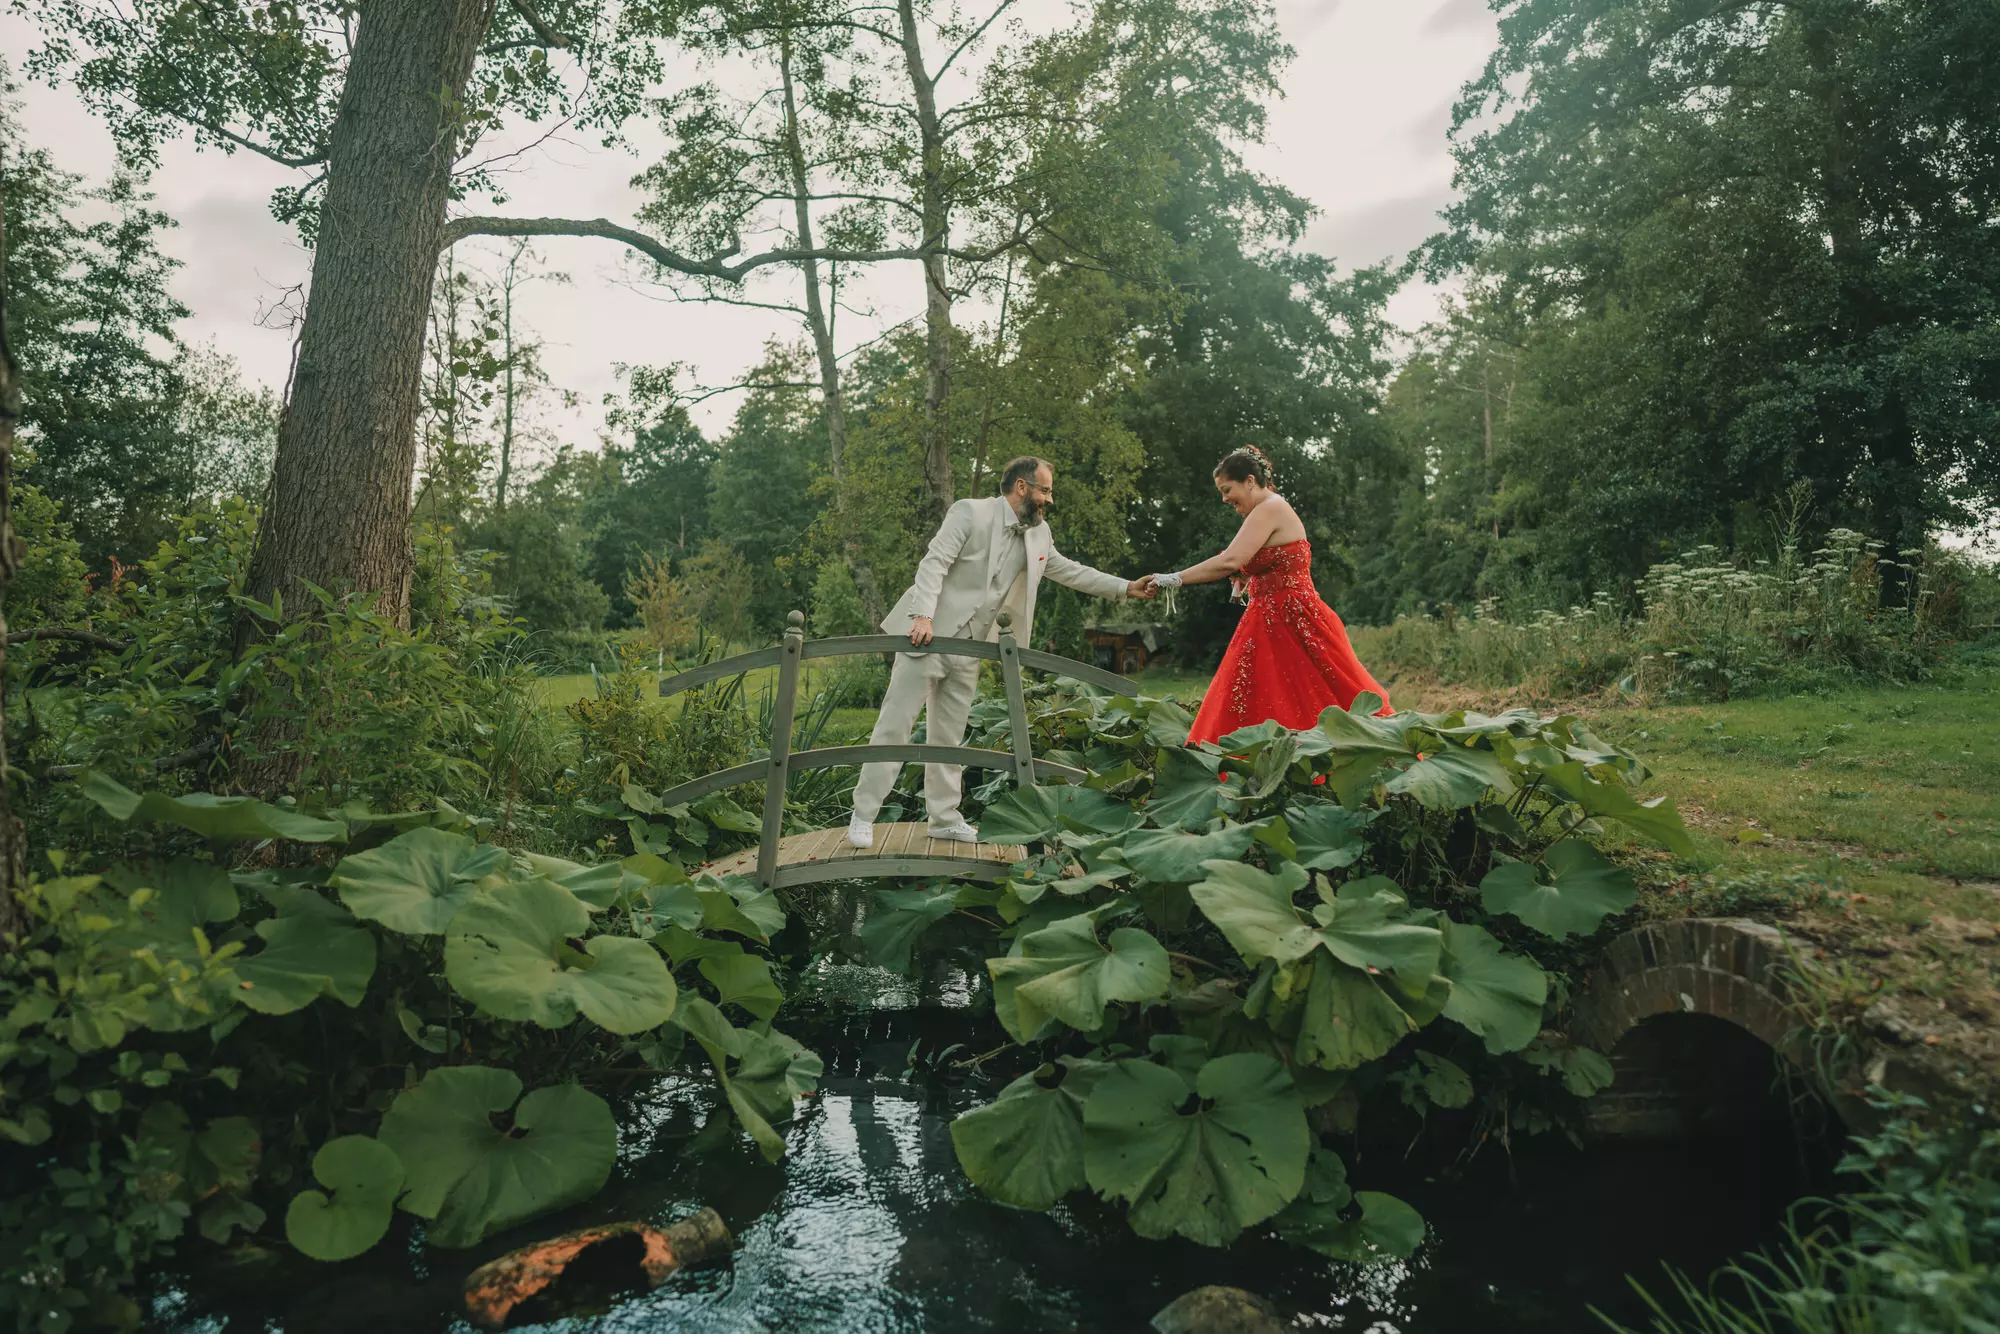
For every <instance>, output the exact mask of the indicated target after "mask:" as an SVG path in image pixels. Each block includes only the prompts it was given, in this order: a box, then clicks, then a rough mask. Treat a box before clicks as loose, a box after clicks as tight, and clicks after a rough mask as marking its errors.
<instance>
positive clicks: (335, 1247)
mask: <svg viewBox="0 0 2000 1334" xmlns="http://www.w3.org/2000/svg"><path fill="white" fill-rule="evenodd" d="M312 1172H313V1177H314V1179H315V1180H317V1181H318V1182H319V1184H320V1185H322V1186H324V1187H326V1189H327V1191H328V1192H330V1194H322V1193H321V1192H319V1191H316V1190H307V1191H301V1192H299V1194H298V1195H296V1196H294V1197H293V1199H292V1204H291V1207H290V1208H289V1209H287V1210H285V1239H286V1240H287V1241H289V1242H291V1243H292V1245H294V1246H296V1247H298V1248H299V1250H301V1251H303V1252H304V1253H305V1254H307V1255H310V1256H311V1257H312V1258H313V1259H315V1260H350V1259H352V1258H354V1257H355V1256H357V1255H359V1254H361V1253H362V1252H363V1251H365V1250H367V1249H368V1248H369V1247H371V1246H373V1245H374V1244H375V1243H376V1242H378V1241H380V1240H382V1236H383V1234H384V1233H386V1232H387V1231H388V1230H389V1219H390V1217H391V1216H392V1215H393V1214H394V1213H395V1210H396V1196H397V1195H398V1194H400V1193H401V1192H402V1189H403V1160H402V1159H400V1158H398V1157H397V1156H396V1152H395V1150H393V1149H391V1148H390V1147H389V1146H388V1145H386V1144H384V1143H382V1142H381V1141H380V1140H375V1139H370V1138H368V1136H366V1135H343V1136H341V1137H340V1138H339V1139H335V1140H328V1141H327V1142H326V1143H325V1144H322V1145H321V1146H320V1150H319V1152H318V1153H316V1154H314V1155H313V1162H312Z"/></svg>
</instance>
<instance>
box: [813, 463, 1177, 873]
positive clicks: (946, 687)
mask: <svg viewBox="0 0 2000 1334" xmlns="http://www.w3.org/2000/svg"><path fill="white" fill-rule="evenodd" d="M1054 485H1055V477H1054V474H1053V472H1052V471H1051V469H1050V467H1049V464H1048V461H1047V460H1045V459H1037V458H1019V459H1015V460H1014V461H1013V462H1012V463H1009V464H1008V465H1007V467H1006V468H1005V469H1004V470H1003V471H1002V472H1001V474H1000V494H999V495H997V496H993V497H991V498H989V499H986V500H961V501H959V502H958V503H957V504H955V505H953V506H952V507H951V509H950V511H949V512H947V513H946V514H945V517H944V525H943V526H942V527H940V528H939V529H938V531H937V536H936V537H933V538H932V539H931V545H930V550H929V551H928V552H926V553H925V554H924V559H923V563H922V564H921V565H919V566H918V567H917V581H916V583H914V584H912V585H911V586H910V591H909V592H907V593H905V594H903V596H902V599H901V600H900V601H898V602H897V603H896V605H895V607H894V608H892V609H891V610H890V612H889V615H888V617H887V619H885V620H884V621H883V622H882V630H883V632H884V633H886V634H892V635H904V634H907V635H908V636H909V639H910V643H911V644H913V645H916V646H917V647H919V648H921V647H922V646H923V645H925V644H928V643H930V642H931V640H932V639H933V638H946V639H982V640H987V641H989V642H990V641H993V640H996V639H998V638H999V637H1000V632H999V620H1000V613H1001V612H1003V611H1008V612H1012V613H1013V615H1014V626H1015V632H1016V633H1017V634H1018V635H1019V636H1020V637H1021V638H1022V639H1024V640H1025V639H1027V638H1028V635H1029V631H1030V629H1031V627H1032V626H1033V624H1034V619H1035V590H1036V588H1037V586H1038V585H1040V583H1041V581H1042V577H1043V576H1044V575H1046V576H1048V577H1049V578H1051V579H1053V580H1055V581H1056V582H1057V583H1059V584H1066V585H1068V586H1069V587H1071V588H1074V589H1078V590H1080V591H1082V592H1085V593H1095V594H1096V595H1097V596H1098V597H1104V598H1119V597H1142V598H1149V597H1151V596H1153V588H1152V584H1151V582H1150V581H1149V580H1145V579H1134V580H1129V581H1128V580H1125V579H1120V578H1119V577H1118V576H1117V575H1115V574H1106V573H1104V572H1103V571H1102V570H1093V569H1091V568H1090V567H1089V566H1088V565H1081V564H1078V563H1077V562H1076V561H1073V560H1071V559H1070V558H1069V557H1067V556H1065V555H1063V554H1062V553H1061V552H1060V551H1057V550H1056V549H1055V544H1054V540H1053V539H1052V538H1051V537H1050V536H1049V528H1048V525H1047V524H1046V523H1044V522H1043V521H1042V514H1043V511H1045V510H1047V509H1048V508H1049V506H1050V505H1051V504H1052V503H1053V502H1054V499H1055V492H1054V490H1053V487H1054ZM978 684H979V660H978V659H976V658H956V657H947V656H945V655H943V654H937V653H903V654H898V655H897V657H896V666H895V669H894V670H893V671H892V672H891V673H890V674H889V693H888V695H887V696H886V697H885V698H884V699H883V701H882V712H881V715H880V716H879V717H878V718H877V719H876V720H875V733H874V736H873V737H872V738H871V740H873V741H874V743H875V744H877V745H890V746H899V745H903V744H905V743H907V742H908V741H909V739H910V728H911V727H912V726H913V725H914V724H915V723H916V721H917V713H918V711H919V710H921V711H923V713H924V714H925V717H926V719H927V720H928V721H927V723H926V730H927V736H928V740H929V741H930V743H932V744H934V745H940V746H956V745H959V744H961V743H962V742H963V741H964V740H965V720H966V716H967V715H968V714H969V713H970V712H971V711H972V696H973V692H974V691H975V690H976V689H977V687H978ZM901 768H902V766H901V765H899V764H894V763H881V764H866V765H863V766H862V767H861V780H860V782H858V783H857V784H855V787H854V814H853V816H852V817H851V818H850V819H849V820H848V824H847V841H848V842H849V843H851V844H853V845H854V846H855V847H857V848H865V847H868V846H870V845H871V844H872V843H873V842H874V841H875V830H874V824H875V817H876V815H877V814H879V813H880V812H881V809H882V803H883V801H885V800H886V799H887V798H888V796H889V789H890V788H891V787H893V786H894V785H895V782H896V774H897V773H898V772H899V771H900V770H901ZM963 777H964V770H963V769H962V768H961V767H960V766H958V765H955V764H927V765H925V766H924V804H925V805H926V806H928V807H929V808H930V834H931V837H932V838H945V839H953V840H955V841H957V842H961V843H977V842H978V841H979V831H978V830H977V829H975V828H973V827H972V825H971V824H969V823H967V821H966V819H965V816H964V814H963V813H962V812H960V810H959V809H958V803H959V796H960V786H961V783H962V781H963Z"/></svg>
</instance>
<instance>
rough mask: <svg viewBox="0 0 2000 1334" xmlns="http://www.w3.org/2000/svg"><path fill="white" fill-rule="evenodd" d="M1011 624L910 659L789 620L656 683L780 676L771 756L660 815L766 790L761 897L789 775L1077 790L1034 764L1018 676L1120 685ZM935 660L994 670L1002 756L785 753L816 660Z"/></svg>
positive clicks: (898, 749)
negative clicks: (764, 642)
mask: <svg viewBox="0 0 2000 1334" xmlns="http://www.w3.org/2000/svg"><path fill="white" fill-rule="evenodd" d="M1013 619H1014V618H1013V616H1012V615H1011V614H1010V613H1008V612H1001V613H1000V620H999V637H998V639H997V640H994V641H991V642H989V641H987V640H980V639H933V640H932V641H931V642H930V643H928V644H926V645H924V646H923V648H922V649H921V650H912V647H911V645H910V641H909V640H908V639H907V638H906V637H904V636H901V635H846V636H841V637H837V638H832V639H813V640H808V639H807V638H806V636H805V624H806V618H805V614H804V613H803V612H796V611H795V612H793V613H792V614H791V615H790V616H789V617H788V618H787V621H786V626H785V635H784V638H783V639H782V640H781V641H780V642H779V643H777V644H775V645H773V646H772V647H770V648H763V649H757V650H755V651H754V652H750V653H740V654H738V655H736V656H735V657H733V658H725V659H722V660H721V661H718V662H711V663H704V664H703V665H701V666H699V667H695V668H691V669H689V670H688V671H685V672H681V673H679V674H677V675H675V676H671V677H668V678H667V679H666V680H664V681H662V682H660V694H661V696H662V697H666V696H671V695H678V694H680V693H682V692H683V691H687V690H692V689H694V688H695V687H697V686H703V685H707V684H708V683H709V682H711V681H720V680H725V679H727V678H730V677H734V676H740V675H743V674H744V673H746V672H752V671H756V670H758V669H760V668H764V667H776V668H777V669H778V683H777V691H776V696H775V707H774V709H773V710H772V717H771V749H770V753H769V754H768V755H767V756H766V757H765V758H763V759H761V760H756V761H753V762H752V763H749V764H739V765H736V766H735V767H733V768H729V769H721V770H718V771H717V772H715V773H712V774H704V775H702V776H701V777H700V778H696V779H692V780H690V781H688V782H685V783H682V784H680V785H679V786H677V787H673V788H670V789H668V790H667V791H665V792H663V793H661V794H660V798H659V800H660V801H661V803H662V804H664V805H677V804H679V803H681V802H686V801H693V800H694V799H695V798H697V797H703V796H706V795H708V794H709V793H710V792H715V791H718V790H720V789H722V788H729V787H736V786H738V785H739V784H742V783H752V782H755V781H757V780H758V779H760V778H761V779H763V780H764V811H763V818H762V828H761V831H760V837H759V842H758V845H757V880H758V882H759V883H760V884H762V885H763V886H765V887H766V888H769V887H770V886H771V885H772V883H773V882H774V881H775V879H776V876H777V872H778V840H779V839H780V838H781V837H782V835H783V830H784V818H785V787H786V784H787V782H788V781H789V780H790V777H791V775H792V774H793V773H796V772H800V771H803V770H807V769H830V768H838V767H840V766H843V765H851V764H870V763H874V762H877V761H895V762H897V763H901V764H961V765H964V766H966V767H967V768H975V769H1002V770H1007V771H1009V772H1011V773H1012V774H1013V777H1014V781H1015V783H1017V784H1020V785H1024V786H1025V785H1029V784H1032V783H1033V782H1034V781H1035V779H1036V778H1037V777H1042V778H1060V779H1064V780H1067V781H1071V782H1080V781H1082V780H1083V779H1084V778H1085V777H1087V775H1086V774H1085V773H1084V772H1083V770H1081V769H1075V768H1072V767H1070V766H1069V765H1066V764H1057V763H1055V762H1054V761H1052V760H1044V759H1037V758H1036V756H1035V754H1034V749H1033V747H1032V745H1031V744H1030V741H1029V737H1028V704H1027V697H1026V695H1025V694H1024V692H1023V689H1022V682H1021V670H1022V668H1024V667H1032V668H1034V669H1035V670H1036V671H1041V672H1048V673H1050V674H1051V675H1054V676H1060V677H1067V678H1068V679H1070V680H1073V681H1081V682H1083V683H1084V684H1086V685H1094V686H1101V687H1103V688H1105V689H1108V690H1116V691H1120V692H1122V691H1125V690H1127V689H1129V688H1130V687H1129V683H1128V682H1127V681H1126V680H1125V678H1124V677H1122V676H1119V675H1117V674H1116V673H1113V672H1107V671H1105V670H1103V669H1102V668H1100V667H1094V666H1092V665H1090V664H1089V663H1082V662H1077V661H1075V660H1073V659H1070V658H1065V657H1061V656H1059V655H1057V654H1054V653H1042V652H1039V651H1037V650H1035V649H1024V648H1022V647H1021V646H1020V645H1019V644H1018V643H1016V642H1015V639H1014V633H1013ZM913 651H917V652H923V653H941V654H944V655H946V656H947V657H957V658H977V659H980V660H982V661H985V662H997V663H999V664H1000V680H1001V684H1002V687H1003V689H1004V690H1005V691H1006V695H1007V717H1008V738H1009V742H1010V745H1011V749H1009V750H989V749H987V748H985V747H980V746H937V745H931V744H929V743H922V744H915V743H904V744H902V745H875V744H873V743H870V744H868V745H861V746H817V747H814V748H813V749H810V750H797V751H795V750H793V749H792V725H793V722H794V721H795V720H796V718H797V716H798V701H799V684H800V681H801V679H802V678H803V676H804V671H803V669H804V666H805V664H806V663H807V662H809V661H813V660H817V659H820V658H851V657H868V656H875V655H879V654H884V653H910V652H913Z"/></svg>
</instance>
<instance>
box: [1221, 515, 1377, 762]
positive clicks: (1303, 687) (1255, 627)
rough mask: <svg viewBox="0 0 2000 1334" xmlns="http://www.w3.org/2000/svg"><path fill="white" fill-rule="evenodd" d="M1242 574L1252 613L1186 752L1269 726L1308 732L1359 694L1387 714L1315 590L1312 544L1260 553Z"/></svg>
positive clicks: (1239, 629)
mask: <svg viewBox="0 0 2000 1334" xmlns="http://www.w3.org/2000/svg"><path fill="white" fill-rule="evenodd" d="M1243 573H1244V574H1246V575H1248V576H1249V577H1250V605H1249V606H1248V607H1247V608H1245V609H1244V612H1243V619H1242V620H1240V621H1238V622H1237V623H1236V633H1235V635H1234V636H1232V637H1231V638H1230V641H1229V651H1228V652H1227V653H1225V654H1223V655H1222V666H1221V667H1219V668H1217V669H1216V672H1215V680H1213V681H1211V682H1210V683H1209V687H1208V694H1207V696H1206V697H1204V698H1203V700H1202V702H1201V712H1200V713H1199V714H1197V715H1195V720H1194V727H1193V729H1192V730H1191V731H1189V733H1188V739H1187V743H1188V744H1189V745H1190V746H1193V745H1197V744H1199V743H1200V742H1203V741H1220V740H1221V739H1222V738H1223V737H1226V736H1228V735H1229V734H1230V733H1231V732H1234V731H1235V730H1236V729H1237V728H1239V727H1249V726H1252V725H1253V724H1256V723H1261V722H1263V721H1265V720H1266V719H1269V718H1275V719H1277V720H1278V721H1279V722H1281V723H1283V724H1284V725H1285V726H1286V727H1290V728H1294V729H1296V728H1304V727H1311V726H1313V725H1314V724H1315V723H1317V722H1318V721H1319V716H1320V715H1321V714H1322V713H1324V712H1326V710H1327V708H1328V706H1330V705H1335V704H1337V705H1339V706H1340V707H1341V708H1343V709H1345V708H1348V707H1349V706H1351V705H1352V704H1353V703H1354V697H1355V696H1356V695H1359V694H1360V693H1361V692H1362V691H1364V690H1367V691H1373V692H1374V693H1375V694H1377V695H1379V696H1381V698H1382V707H1381V708H1380V709H1379V710H1377V712H1378V713H1384V714H1386V713H1388V712H1390V709H1389V692H1388V691H1387V690H1384V689H1383V688H1382V686H1381V685H1380V683H1378V682H1377V681H1376V680H1375V678H1374V677H1372V676H1370V675H1369V674H1368V669H1367V668H1366V667H1363V666H1362V665H1361V660H1360V659H1359V658H1357V657H1355V656H1354V648H1353V646H1352V645H1351V644H1349V643H1348V642H1347V627H1345V626H1343V625H1342V624H1341V623H1340V617H1338V616H1336V615H1334V613H1333V608H1331V607H1329V606H1327V605H1326V603H1324V602H1322V601H1321V600H1320V596H1319V590H1318V589H1316V588H1314V587H1313V581H1312V546H1311V544H1310V543H1308V542H1307V541H1306V540H1305V539H1304V538H1300V539H1299V540H1298V541H1296V542H1287V543H1285V544H1283V545H1282V546H1275V547H1265V548H1264V549H1263V550H1262V551H1260V552H1258V553H1257V555H1256V557H1255V558H1254V559H1253V560H1252V561H1251V562H1250V563H1249V564H1248V565H1246V566H1244V567H1243Z"/></svg>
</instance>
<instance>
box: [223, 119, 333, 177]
mask: <svg viewBox="0 0 2000 1334" xmlns="http://www.w3.org/2000/svg"><path fill="white" fill-rule="evenodd" d="M194 123H195V125H196V126H197V127H198V128H200V129H203V130H206V131H208V132H209V133H210V134H212V135H214V136H215V137H216V138H218V139H227V140H228V141H229V142H230V143H232V144H235V145H236V146H237V147H238V148H247V149H249V150H250V151H251V152H253V153H255V154H256V155H257V156H258V157H265V158H269V159H271V161H273V162H275V163H277V164H278V165H279V166H281V167H318V166H324V165H325V163H326V150H325V149H324V148H319V149H314V150H313V153H312V155H311V156H310V157H295V156H292V155H291V154H288V153H280V152H279V151H278V150H277V149H275V148H272V147H271V146H270V145H268V144H260V143H258V142H257V141H256V140H255V139H252V138H250V137H248V136H247V135H242V134H238V133H237V132H236V131H234V130H232V129H230V128H229V127H228V126H226V125H218V124H217V123H216V122H214V121H212V120H199V121H196V122H194Z"/></svg>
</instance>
